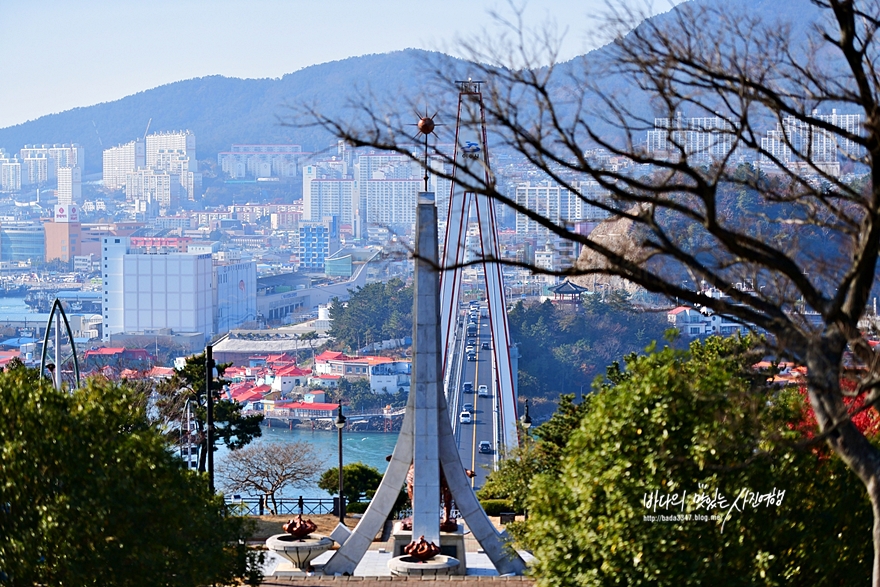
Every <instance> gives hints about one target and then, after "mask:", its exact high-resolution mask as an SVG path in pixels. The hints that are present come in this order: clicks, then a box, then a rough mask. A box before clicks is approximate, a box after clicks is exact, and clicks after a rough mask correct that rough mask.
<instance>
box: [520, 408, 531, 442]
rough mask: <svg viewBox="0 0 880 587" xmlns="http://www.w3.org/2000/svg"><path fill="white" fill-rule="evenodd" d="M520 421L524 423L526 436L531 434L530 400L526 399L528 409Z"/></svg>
mask: <svg viewBox="0 0 880 587" xmlns="http://www.w3.org/2000/svg"><path fill="white" fill-rule="evenodd" d="M519 423H520V424H522V427H523V429H524V430H525V431H526V436H528V434H529V428H531V427H532V418H531V416H529V400H528V399H526V411H525V412H524V413H523V415H522V417H521V418H520V419H519Z"/></svg>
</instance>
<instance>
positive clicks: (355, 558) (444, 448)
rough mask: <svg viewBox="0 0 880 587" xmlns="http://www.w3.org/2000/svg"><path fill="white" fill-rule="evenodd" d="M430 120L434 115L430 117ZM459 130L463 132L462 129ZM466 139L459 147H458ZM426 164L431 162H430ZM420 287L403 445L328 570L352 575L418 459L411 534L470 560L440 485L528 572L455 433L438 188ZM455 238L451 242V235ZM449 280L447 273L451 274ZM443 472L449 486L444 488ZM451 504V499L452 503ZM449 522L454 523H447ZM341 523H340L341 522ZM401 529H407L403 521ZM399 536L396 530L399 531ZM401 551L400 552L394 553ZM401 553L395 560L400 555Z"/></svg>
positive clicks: (425, 212)
mask: <svg viewBox="0 0 880 587" xmlns="http://www.w3.org/2000/svg"><path fill="white" fill-rule="evenodd" d="M427 121H430V122H427ZM418 126H419V130H420V132H422V133H423V134H424V135H425V142H426V145H427V136H428V135H429V134H430V133H431V132H432V131H433V128H434V124H433V120H432V119H431V118H427V117H425V118H423V119H422V120H421V121H419V125H418ZM457 134H458V132H457ZM459 147H460V145H457V146H456V151H459ZM425 164H426V166H427V161H425ZM416 222H417V224H416V247H415V255H414V256H415V292H414V296H413V306H414V307H413V363H414V364H413V385H412V387H411V392H410V395H409V399H408V402H407V407H406V414H405V416H404V419H403V424H402V426H401V430H400V435H399V436H398V439H397V445H396V446H395V448H394V452H393V454H392V456H391V461H390V463H389V465H388V469H387V470H386V472H385V476H384V477H383V479H382V482H381V484H380V485H379V488H378V489H377V490H376V494H375V496H374V497H373V499H372V501H371V502H370V505H369V507H368V508H367V511H366V512H365V513H364V516H363V517H362V518H361V520H360V522H359V523H358V525H357V526H356V527H355V529H354V531H353V532H352V533H351V534H350V535H348V536H344V535H343V536H340V534H344V533H345V532H344V531H343V532H337V533H334V539H337V540H338V541H340V542H341V546H340V548H339V550H337V551H335V553H334V554H333V556H332V558H331V559H330V560H329V561H328V562H327V564H326V565H324V573H325V574H331V575H332V574H336V573H340V574H346V573H347V574H353V573H354V570H355V568H356V567H357V564H358V562H360V560H361V558H363V556H364V554H365V553H366V551H367V549H368V548H369V546H370V544H371V542H372V540H373V537H374V536H375V535H376V534H377V533H378V532H379V531H380V530H381V529H382V527H383V526H384V523H385V520H386V519H388V516H389V515H390V514H391V510H392V508H393V507H394V503H395V502H396V500H397V497H398V495H399V494H400V490H401V487H403V485H404V483H406V482H407V476H408V473H409V472H410V466H411V465H412V475H411V479H410V481H411V488H410V489H411V495H412V500H413V517H412V531H411V534H405V535H407V536H410V537H412V538H415V537H421V536H423V537H424V540H425V541H427V542H432V543H434V544H435V545H439V546H441V547H442V546H443V545H444V544H446V543H447V542H448V543H450V544H451V543H458V544H460V545H461V546H459V547H458V548H457V550H456V552H455V554H454V555H452V556H455V557H457V558H460V561H461V565H462V568H463V567H464V563H465V560H464V557H465V553H464V548H463V544H464V541H463V532H462V528H461V526H460V525H459V524H457V523H456V524H455V526H456V532H441V523H440V519H441V506H440V498H441V492H442V493H443V494H445V495H446V500H447V501H448V500H449V499H450V498H451V499H452V500H454V501H455V505H456V507H457V509H458V511H459V512H460V514H461V517H462V519H463V521H464V522H465V523H466V524H467V527H468V529H469V530H470V531H471V533H472V535H473V536H474V538H476V540H477V541H478V542H479V543H480V546H481V547H482V548H483V550H484V551H485V552H486V554H487V555H488V557H489V559H490V560H491V561H492V564H493V565H494V566H495V568H496V570H497V571H498V572H499V573H500V574H511V573H513V574H521V573H522V572H523V571H524V569H525V563H524V562H523V560H522V559H521V558H520V557H519V556H518V555H517V554H516V553H515V552H514V551H513V550H512V549H509V548H506V542H507V537H506V534H501V533H499V532H498V530H496V528H495V526H494V525H493V524H492V523H491V521H490V520H489V518H488V517H487V516H486V513H485V512H484V511H483V509H482V507H481V506H480V502H479V501H478V500H477V497H476V495H475V493H474V490H473V489H472V488H471V485H470V482H469V478H468V476H467V474H466V473H465V469H464V467H463V466H462V463H461V459H460V458H459V454H458V447H457V446H456V443H455V439H454V437H453V432H452V425H451V421H450V417H449V412H448V409H447V404H446V396H445V394H444V393H443V362H444V350H445V348H444V345H443V343H442V341H444V340H445V337H444V336H443V335H444V334H445V333H444V332H442V329H441V322H443V321H444V318H441V314H443V312H442V311H441V310H442V309H443V308H441V300H442V299H443V298H441V290H440V287H441V285H440V281H441V280H440V271H439V270H438V269H437V268H438V267H439V266H440V265H439V254H438V234H437V207H436V205H435V199H434V194H433V193H430V192H427V191H426V192H422V193H420V194H419V198H418V204H417V215H416ZM447 242H448V241H447ZM444 280H446V277H444ZM441 478H442V480H443V481H445V487H441ZM446 505H447V508H448V506H449V505H450V504H449V503H447V504H446ZM444 529H448V528H444ZM337 530H340V528H338V529H337ZM395 534H397V535H404V533H403V531H402V530H401V529H400V527H399V526H398V527H397V528H395ZM396 538H397V536H396ZM394 554H397V553H394ZM394 560H395V559H392V562H394Z"/></svg>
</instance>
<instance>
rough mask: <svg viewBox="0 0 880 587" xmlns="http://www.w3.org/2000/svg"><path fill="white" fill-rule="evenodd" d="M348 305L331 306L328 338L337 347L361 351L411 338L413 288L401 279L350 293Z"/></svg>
mask: <svg viewBox="0 0 880 587" xmlns="http://www.w3.org/2000/svg"><path fill="white" fill-rule="evenodd" d="M350 292H351V297H350V298H349V300H348V301H347V302H342V301H340V300H339V299H338V298H334V299H333V302H332V303H331V304H330V318H331V319H332V320H333V323H332V325H331V327H330V332H329V335H330V336H331V337H332V338H334V339H335V340H336V344H337V347H343V348H348V349H352V350H357V349H361V348H363V347H365V346H367V345H368V344H370V343H374V342H381V341H383V340H390V339H399V338H406V337H410V336H412V328H413V326H412V324H413V322H412V307H413V288H412V286H407V285H406V284H405V283H404V282H403V281H401V280H400V279H397V278H394V279H390V280H389V281H388V282H387V283H381V282H375V283H370V284H367V285H365V286H364V287H359V288H357V289H356V290H350Z"/></svg>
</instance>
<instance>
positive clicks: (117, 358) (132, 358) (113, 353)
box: [83, 347, 153, 371]
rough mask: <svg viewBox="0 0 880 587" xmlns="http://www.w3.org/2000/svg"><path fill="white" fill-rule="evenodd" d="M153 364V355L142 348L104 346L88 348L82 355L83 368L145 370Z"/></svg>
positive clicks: (87, 369)
mask: <svg viewBox="0 0 880 587" xmlns="http://www.w3.org/2000/svg"><path fill="white" fill-rule="evenodd" d="M152 366H153V357H152V356H150V353H148V352H147V351H146V350H144V349H127V348H125V347H104V348H99V349H89V350H87V351H86V352H85V355H84V356H83V370H84V371H92V370H94V369H101V368H102V367H114V368H116V369H120V370H122V369H136V370H146V369H149V368H151V367H152Z"/></svg>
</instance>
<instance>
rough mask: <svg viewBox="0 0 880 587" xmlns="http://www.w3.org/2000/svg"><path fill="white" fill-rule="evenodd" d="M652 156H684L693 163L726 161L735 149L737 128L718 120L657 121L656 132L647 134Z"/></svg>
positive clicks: (675, 119) (655, 121)
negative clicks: (724, 159) (653, 154)
mask: <svg viewBox="0 0 880 587" xmlns="http://www.w3.org/2000/svg"><path fill="white" fill-rule="evenodd" d="M646 149H647V151H648V152H649V153H655V154H658V153H664V152H665V153H668V154H669V156H670V157H675V158H678V157H680V156H681V155H682V154H685V155H687V156H688V157H689V158H691V159H692V160H694V161H704V162H709V161H714V160H718V159H721V158H724V157H727V156H728V155H729V154H730V153H731V151H733V149H734V127H733V125H732V124H731V123H730V122H728V121H727V120H725V119H723V118H721V117H719V116H704V117H697V118H684V117H683V116H682V114H681V112H678V113H676V115H675V118H655V119H654V130H649V131H648V137H647V144H646Z"/></svg>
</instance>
